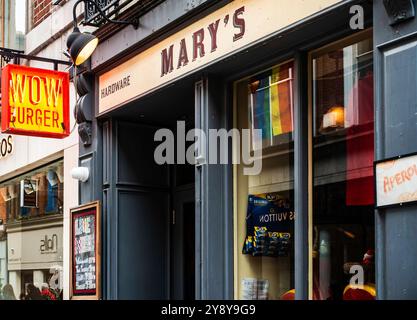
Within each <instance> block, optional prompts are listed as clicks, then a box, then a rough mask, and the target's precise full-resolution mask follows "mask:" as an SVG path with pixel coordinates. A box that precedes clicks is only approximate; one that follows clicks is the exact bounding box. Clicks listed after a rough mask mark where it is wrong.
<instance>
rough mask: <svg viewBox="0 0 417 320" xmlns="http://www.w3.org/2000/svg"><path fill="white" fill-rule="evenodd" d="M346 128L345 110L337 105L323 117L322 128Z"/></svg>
mask: <svg viewBox="0 0 417 320" xmlns="http://www.w3.org/2000/svg"><path fill="white" fill-rule="evenodd" d="M344 126H345V108H343V106H339V105H335V106H333V107H331V108H330V109H329V110H328V111H327V112H326V113H325V114H324V115H323V123H322V128H323V129H328V128H344Z"/></svg>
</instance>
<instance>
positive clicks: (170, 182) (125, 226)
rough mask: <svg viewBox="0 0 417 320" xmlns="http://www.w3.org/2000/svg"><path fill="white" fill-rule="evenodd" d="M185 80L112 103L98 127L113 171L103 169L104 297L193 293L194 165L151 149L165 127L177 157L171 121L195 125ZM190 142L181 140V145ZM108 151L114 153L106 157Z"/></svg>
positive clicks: (188, 295)
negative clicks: (164, 159)
mask: <svg viewBox="0 0 417 320" xmlns="http://www.w3.org/2000/svg"><path fill="white" fill-rule="evenodd" d="M192 87H193V86H192V85H190V83H188V84H187V85H185V84H182V85H181V86H180V85H178V86H174V87H171V88H168V89H165V90H164V91H163V92H159V93H158V94H157V95H153V96H151V97H147V98H144V99H143V100H139V101H135V102H132V103H131V104H129V105H127V106H125V107H123V108H121V109H120V110H117V111H116V112H115V113H114V115H112V120H111V124H110V125H109V126H107V127H105V128H109V130H110V131H111V132H112V133H113V134H114V136H115V137H116V139H113V137H112V138H111V139H110V138H109V139H108V140H107V141H108V146H107V145H106V144H105V142H106V140H104V145H105V148H106V150H107V152H103V155H104V157H106V156H107V155H109V156H108V157H107V158H105V159H103V163H104V164H103V166H104V167H105V166H106V165H108V166H114V167H113V168H112V169H111V170H112V171H113V172H114V174H109V175H108V177H109V179H113V181H111V180H109V181H108V182H107V183H108V186H109V188H110V190H108V191H107V190H105V197H106V198H108V199H111V200H109V201H108V203H109V209H108V210H109V211H108V212H109V215H108V219H109V229H110V230H109V233H110V236H112V237H113V238H112V239H110V240H112V241H113V243H108V244H107V246H108V248H109V249H108V255H109V257H110V262H111V263H113V265H111V266H110V267H111V268H112V270H117V274H116V275H114V277H113V274H114V273H112V275H110V277H113V278H112V280H113V282H112V283H113V284H114V285H112V286H110V288H109V290H110V291H111V293H110V294H111V297H114V298H117V299H128V300H130V299H157V300H164V299H179V300H181V299H187V300H188V299H194V298H195V289H194V287H195V274H196V273H195V263H194V262H195V245H194V241H195V196H194V189H195V187H194V184H195V168H194V165H192V164H187V163H184V161H175V162H174V163H171V162H170V161H168V162H169V163H163V164H160V162H158V161H157V160H156V158H155V151H156V150H157V148H158V147H160V146H161V145H162V144H163V143H164V142H166V140H165V139H162V141H161V140H158V139H157V138H156V136H155V135H156V133H157V132H158V131H159V130H160V129H164V130H163V132H169V134H171V133H172V135H173V140H172V142H173V143H174V144H175V145H173V144H169V145H170V146H172V147H173V150H174V151H175V157H177V156H178V150H177V149H181V148H177V143H178V142H179V141H178V140H179V138H180V137H182V136H183V132H182V131H181V132H179V131H178V132H177V130H178V128H179V127H181V128H182V129H185V132H188V130H190V129H193V128H194V127H195V121H194V119H195V112H194V108H195V99H194V91H190V90H189V89H190V88H192ZM178 121H181V122H182V124H181V126H178V123H177V122H178ZM166 129H168V130H166ZM182 129H181V130H182ZM103 135H104V137H106V133H104V134H103ZM107 136H110V134H108V135H107ZM177 138H178V140H177ZM184 139H185V137H184ZM184 139H183V140H184ZM183 140H182V141H183ZM112 143H114V145H112ZM190 144H191V142H190ZM190 144H188V143H185V145H186V147H187V148H188V147H189V145H190ZM110 150H116V152H117V154H116V155H113V156H112V157H111V156H110V155H111V152H110ZM167 152H168V151H167ZM158 159H159V158H158ZM178 163H181V164H178ZM109 172H110V171H109ZM111 197H114V198H111ZM107 238H109V237H107ZM108 241H109V240H108ZM110 248H111V249H110Z"/></svg>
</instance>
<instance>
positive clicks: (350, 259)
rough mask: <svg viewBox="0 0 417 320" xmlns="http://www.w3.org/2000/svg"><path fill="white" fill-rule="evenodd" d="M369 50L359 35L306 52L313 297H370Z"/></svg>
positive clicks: (371, 133) (371, 115)
mask: <svg viewBox="0 0 417 320" xmlns="http://www.w3.org/2000/svg"><path fill="white" fill-rule="evenodd" d="M372 50H373V44H372V39H371V34H369V33H365V34H362V35H359V36H357V37H354V38H350V39H348V40H345V41H342V42H338V43H335V44H332V45H330V46H327V47H325V48H323V49H320V50H318V51H316V52H314V53H313V54H312V77H313V79H312V80H313V81H312V102H313V103H312V104H313V117H314V121H313V159H314V160H313V161H314V163H313V185H314V188H313V190H314V195H313V197H314V198H313V224H314V226H313V233H312V234H313V239H312V240H313V246H312V247H313V248H312V250H313V252H312V254H313V257H312V261H313V297H314V299H323V300H328V299H331V300H342V299H373V298H374V297H375V285H374V283H375V279H374V278H375V268H374V246H375V243H374V207H373V206H374V182H373V181H374V179H373V159H374V98H373V92H374V91H373V51H372ZM362 272H363V275H364V277H361V274H362ZM352 277H354V278H352ZM351 280H354V281H352V283H353V284H354V285H353V286H352V285H350V282H351ZM356 285H357V286H356Z"/></svg>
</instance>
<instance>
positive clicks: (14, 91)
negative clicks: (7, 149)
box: [1, 64, 70, 138]
mask: <svg viewBox="0 0 417 320" xmlns="http://www.w3.org/2000/svg"><path fill="white" fill-rule="evenodd" d="M1 91H2V115H1V130H2V132H6V133H12V134H19V135H27V136H37V137H49V138H64V137H67V136H68V135H69V133H70V128H69V74H68V73H67V72H59V71H52V70H44V69H38V68H29V67H26V66H19V65H13V64H8V65H7V66H5V67H4V68H3V70H2V82H1Z"/></svg>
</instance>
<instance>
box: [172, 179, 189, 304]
mask: <svg viewBox="0 0 417 320" xmlns="http://www.w3.org/2000/svg"><path fill="white" fill-rule="evenodd" d="M173 199H174V205H173V211H172V221H171V224H172V225H171V261H172V262H171V266H172V267H171V299H175V300H182V299H185V300H194V299H195V280H194V279H195V197H194V186H193V185H188V186H185V187H182V188H181V189H179V190H177V191H175V192H174V195H173Z"/></svg>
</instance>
